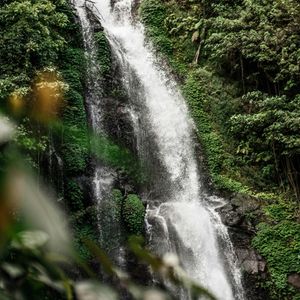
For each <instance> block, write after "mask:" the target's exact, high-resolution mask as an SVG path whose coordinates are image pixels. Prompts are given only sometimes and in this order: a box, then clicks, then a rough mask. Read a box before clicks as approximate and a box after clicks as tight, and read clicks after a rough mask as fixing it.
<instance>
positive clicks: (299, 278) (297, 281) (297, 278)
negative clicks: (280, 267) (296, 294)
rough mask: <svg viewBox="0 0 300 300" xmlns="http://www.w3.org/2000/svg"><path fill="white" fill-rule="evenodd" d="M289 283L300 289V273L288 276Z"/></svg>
mask: <svg viewBox="0 0 300 300" xmlns="http://www.w3.org/2000/svg"><path fill="white" fill-rule="evenodd" d="M288 283H289V284H290V285H292V286H293V287H294V288H296V289H298V290H300V274H297V273H294V274H291V275H289V276H288Z"/></svg>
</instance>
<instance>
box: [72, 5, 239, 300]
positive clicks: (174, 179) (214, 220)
mask: <svg viewBox="0 0 300 300" xmlns="http://www.w3.org/2000/svg"><path fill="white" fill-rule="evenodd" d="M78 1H79V0H78ZM79 2H80V1H79ZM114 2H115V3H114V7H113V9H112V8H111V0H96V1H95V5H96V7H97V9H98V11H99V12H101V16H100V15H99V17H101V18H102V25H103V27H104V28H105V32H106V35H107V37H108V39H109V41H110V43H111V47H112V49H113V51H114V53H115V55H116V56H117V57H118V60H119V64H120V67H121V71H122V75H123V82H124V87H125V88H126V90H127V92H128V95H129V96H130V98H131V101H132V103H131V104H132V107H131V108H132V115H133V116H134V118H133V124H134V125H135V133H136V135H137V141H138V151H139V155H140V157H141V159H142V160H143V161H145V162H146V164H147V165H148V164H149V165H150V166H151V167H150V169H151V170H150V171H151V172H152V171H153V172H155V165H157V166H160V170H161V172H162V174H160V176H154V178H153V181H154V183H152V186H151V187H152V188H153V187H154V189H155V191H154V192H153V193H151V192H152V191H151V190H150V191H148V192H149V193H148V197H147V199H145V200H146V201H147V203H148V209H147V216H146V223H147V229H148V236H149V244H150V247H151V248H152V249H153V251H155V252H156V253H157V254H160V255H164V254H165V253H168V252H174V253H176V254H177V255H178V256H179V258H180V261H181V263H182V266H183V268H184V269H185V270H186V272H187V273H188V274H189V275H190V276H191V277H192V278H193V279H194V280H195V281H197V282H198V283H200V284H201V285H203V286H205V287H206V288H208V289H209V290H210V291H211V292H212V293H213V294H214V295H216V297H217V298H218V299H222V300H233V299H238V300H243V299H244V296H243V289H242V285H241V275H240V272H239V270H238V269H237V267H236V263H235V256H234V253H233V249H232V245H231V243H230V239H229V236H228V233H227V230H226V227H225V226H224V225H223V224H222V223H221V221H220V217H219V216H218V214H217V213H216V212H215V210H214V204H213V203H215V202H216V201H210V198H209V197H206V196H205V195H204V194H203V192H202V189H201V184H200V178H199V174H198V167H197V162H196V159H195V153H194V144H193V139H192V133H193V123H192V121H191V120H190V118H189V114H188V109H187V106H186V104H185V102H184V99H183V98H182V96H181V94H180V93H179V92H178V89H177V88H176V84H175V83H174V81H172V80H171V79H170V78H169V77H168V76H167V75H166V73H165V72H164V71H163V70H161V68H160V67H159V66H158V65H157V63H156V59H155V56H154V55H153V54H152V52H151V49H150V48H149V47H148V46H147V45H146V42H145V35H144V30H143V26H142V25H141V24H140V23H137V22H134V21H133V19H132V6H133V4H134V0H119V1H114ZM78 13H79V16H80V19H81V22H82V25H83V28H84V29H85V30H87V31H88V30H89V26H88V22H87V21H86V15H85V12H84V9H83V8H81V9H79V8H78ZM95 13H96V14H97V13H98V12H97V11H95ZM85 40H86V43H87V45H86V48H87V49H93V45H92V42H91V40H90V39H89V38H88V37H85ZM90 53H91V55H92V56H93V50H92V51H91V50H90ZM93 70H95V68H94V66H93V65H91V66H90V72H91V74H92V75H90V76H89V77H91V76H92V77H93V76H94V75H95V74H94V75H93V72H94V71H93ZM95 76H96V75H95ZM96 78H97V77H96ZM94 88H95V89H96V90H97V89H98V87H97V86H93V85H92V84H91V85H90V92H92V91H93V89H94ZM94 101H97V99H95V98H93V97H91V102H92V104H91V118H92V120H94V122H95V123H96V124H99V119H97V117H98V114H99V111H95V110H93V107H97V102H94ZM98 101H99V99H98ZM139 102H140V103H139ZM137 106H138V108H137ZM94 114H95V115H94ZM96 120H97V121H96ZM100 123H101V122H100ZM97 126H98V125H97ZM94 127H96V125H94ZM147 143H148V144H147ZM145 144H147V145H145ZM148 145H149V147H147V146H148ZM151 145H154V146H151ZM150 146H151V147H150ZM150 151H152V152H151V153H150ZM149 159H150V160H151V162H150V163H149ZM99 172H100V171H99ZM100 177H101V178H103V176H100ZM104 178H105V176H104ZM95 180H96V182H98V186H99V187H98V189H96V190H101V186H103V185H102V183H101V180H99V178H98V179H97V177H95ZM104 186H105V185H104ZM150 195H153V196H150ZM214 200H215V199H214ZM218 237H219V238H220V239H222V244H223V245H224V246H223V247H222V249H221V248H220V246H219V244H218ZM222 251H226V252H227V254H226V255H225V254H223V255H222V253H221V252H222ZM224 260H227V263H226V264H225V263H224ZM225 265H226V266H228V268H227V269H228V270H226V269H225ZM178 296H179V297H180V299H188V298H189V296H188V294H186V293H180V294H179V295H178Z"/></svg>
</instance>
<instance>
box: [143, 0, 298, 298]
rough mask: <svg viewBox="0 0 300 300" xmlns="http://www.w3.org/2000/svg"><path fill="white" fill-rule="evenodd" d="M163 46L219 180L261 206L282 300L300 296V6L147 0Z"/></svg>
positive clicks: (146, 10)
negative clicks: (291, 278)
mask: <svg viewBox="0 0 300 300" xmlns="http://www.w3.org/2000/svg"><path fill="white" fill-rule="evenodd" d="M140 15H141V19H142V20H143V22H144V24H145V25H146V29H147V34H148V37H149V38H150V40H151V41H152V43H153V45H154V47H155V48H156V49H158V51H159V52H160V53H163V56H164V57H165V58H167V60H168V61H169V64H170V66H171V68H172V69H173V70H174V73H175V74H176V75H177V76H179V80H180V82H181V87H182V91H183V94H184V96H185V98H186V100H187V101H188V104H189V106H190V111H191V114H192V116H193V118H194V120H195V122H196V125H197V131H198V136H199V139H200V141H201V146H202V148H203V151H204V153H205V156H206V160H207V168H208V171H209V174H210V176H211V179H212V182H213V184H214V186H215V187H216V188H217V189H219V190H223V191H224V190H227V191H228V190H229V191H231V192H238V193H242V194H248V195H252V196H254V197H255V198H257V199H259V200H260V202H261V210H262V211H263V212H264V214H263V216H261V217H258V216H253V215H252V216H249V218H254V219H256V220H259V222H260V224H258V226H257V233H256V236H255V237H254V239H253V245H254V247H255V248H256V249H257V250H258V251H259V252H260V253H261V254H262V255H263V256H264V257H265V258H266V260H267V262H268V268H269V273H270V278H269V279H268V280H267V281H265V282H264V283H263V284H264V285H265V286H267V288H268V289H269V291H270V293H271V297H272V299H298V298H299V291H297V290H295V289H293V288H291V287H290V286H289V285H288V283H287V280H288V279H287V278H288V275H289V274H293V273H299V271H300V260H299V249H300V236H299V229H300V227H299V226H300V225H299V199H300V198H299V195H300V194H299V184H300V181H299V179H300V178H299V175H300V173H299V171H300V160H299V158H300V156H299V154H300V152H299V151H300V109H299V107H300V106H299V105H300V103H299V100H300V84H299V79H300V69H299V66H300V64H299V63H300V50H299V49H300V48H299V46H300V31H299V28H300V27H299V25H300V18H299V15H300V4H299V2H298V1H294V0H287V1H284V0H276V1H269V0H249V1H248V0H241V1H226V0H224V1H206V0H202V1H197V0H181V1H180V0H167V1H157V0H144V1H142V3H141V7H140Z"/></svg>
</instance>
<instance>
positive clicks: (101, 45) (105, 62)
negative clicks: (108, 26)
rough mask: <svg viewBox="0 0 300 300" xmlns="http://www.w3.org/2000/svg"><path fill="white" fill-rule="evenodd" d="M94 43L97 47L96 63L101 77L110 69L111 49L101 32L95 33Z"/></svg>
mask: <svg viewBox="0 0 300 300" xmlns="http://www.w3.org/2000/svg"><path fill="white" fill-rule="evenodd" d="M95 41H96V45H97V47H98V63H99V66H100V71H101V74H102V75H108V74H109V73H110V71H111V67H112V59H111V49H110V45H109V42H108V40H107V38H106V36H105V33H104V32H103V31H99V32H96V33H95Z"/></svg>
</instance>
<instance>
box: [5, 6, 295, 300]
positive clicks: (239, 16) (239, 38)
mask: <svg viewBox="0 0 300 300" xmlns="http://www.w3.org/2000/svg"><path fill="white" fill-rule="evenodd" d="M139 17H140V19H141V21H142V22H143V23H144V24H145V27H146V31H147V36H148V38H149V40H150V41H151V42H152V44H153V47H154V48H155V49H156V50H157V53H158V55H159V56H161V57H162V58H163V59H166V60H167V61H168V62H169V65H170V69H171V70H172V72H173V73H174V76H176V77H177V78H178V81H179V82H180V86H181V89H182V93H183V95H184V96H185V99H186V101H187V102H188V105H189V108H190V112H191V115H192V117H193V119H194V121H195V123H196V127H197V134H198V138H199V140H200V143H201V147H202V151H203V153H204V155H205V161H206V166H207V170H208V176H209V177H210V179H211V183H212V186H213V187H214V188H215V189H216V190H218V191H220V193H222V194H225V195H229V194H231V193H239V194H246V195H251V196H252V197H255V198H256V199H258V201H259V202H260V204H261V208H260V211H261V212H262V213H261V214H259V215H249V216H248V218H249V219H255V220H256V221H257V223H258V224H257V232H256V233H255V236H254V238H253V246H254V247H255V248H256V249H257V251H258V252H259V253H260V254H261V255H262V256H263V257H264V258H265V259H266V261H267V266H268V272H269V276H268V278H267V279H266V280H262V282H261V284H262V285H264V286H265V287H266V288H267V289H268V291H269V292H270V297H271V299H277V300H282V299H288V300H291V299H293V300H299V299H300V294H299V290H297V289H296V288H294V287H292V286H291V285H290V284H289V283H288V276H289V275H291V274H300V223H299V222H300V221H299V220H300V213H299V201H300V3H299V2H298V1H297V0H275V1H271V0H236V1H232V0H219V1H217V0H210V1H209V0H142V1H141V5H140V9H139ZM96 40H97V43H98V47H99V49H102V50H103V49H104V50H103V51H102V52H99V64H100V65H101V64H102V69H103V75H104V76H106V74H108V73H109V72H110V61H109V58H108V57H107V56H108V55H109V49H108V46H107V45H108V42H107V40H106V39H105V37H104V35H103V33H102V32H100V33H97V36H96ZM105 53H106V56H105ZM85 73H86V66H85V56H84V47H83V42H82V37H81V32H80V26H79V25H78V23H76V19H75V16H74V11H73V10H72V7H71V5H70V4H69V3H68V1H66V0H2V1H1V3H0V111H1V116H0V200H1V202H0V279H1V284H0V299H3V300H5V299H38V300H40V299H58V300H59V299H77V298H75V297H76V296H74V295H75V294H76V293H77V294H76V295H77V297H78V299H85V298H84V296H82V297H81V298H80V296H79V294H80V292H79V291H80V288H81V287H82V286H81V285H80V284H83V282H79V283H78V284H77V283H76V280H77V279H78V278H79V279H80V280H83V279H90V281H89V282H88V284H89V287H90V289H91V290H93V291H96V292H97V293H101V294H102V295H104V296H103V297H106V298H104V299H115V298H111V297H113V296H114V295H115V293H116V291H114V290H112V289H111V288H109V287H107V286H104V285H102V284H100V283H97V282H96V279H97V275H96V274H95V273H96V272H97V270H98V269H101V272H102V271H103V270H104V271H105V272H106V273H107V274H108V275H107V276H109V277H111V278H113V282H114V283H115V286H117V287H118V288H119V287H120V286H122V288H121V289H126V290H127V291H129V293H131V294H133V295H134V297H135V298H136V299H144V298H143V297H144V294H145V293H146V292H149V291H148V290H147V289H145V287H141V286H140V285H138V284H136V282H134V281H132V280H131V279H130V278H129V277H126V274H121V273H120V272H118V270H116V269H114V268H113V266H112V265H113V263H112V262H110V260H109V259H108V257H107V256H106V255H105V254H104V252H103V251H102V250H101V249H100V247H98V244H97V240H98V228H97V216H96V209H95V207H94V203H93V202H92V201H91V200H90V197H89V193H88V190H87V187H86V185H85V183H84V182H85V178H86V177H87V176H88V175H89V167H90V162H91V158H92V157H93V156H97V157H100V159H101V160H103V161H105V162H106V163H107V164H109V165H111V166H113V167H118V168H120V169H122V171H123V172H125V173H126V174H127V176H128V177H130V178H132V179H133V181H134V180H136V178H135V177H140V174H139V173H138V172H139V170H138V167H137V166H136V162H135V158H134V157H133V156H132V154H131V153H130V151H128V150H127V149H124V147H123V146H121V145H118V144H116V143H115V142H114V141H111V140H110V139H108V138H107V137H95V136H94V135H93V134H92V133H91V132H90V131H89V129H88V128H89V126H88V123H87V116H86V111H85V106H84V97H85ZM8 118H9V120H10V121H8ZM11 124H13V125H11ZM93 140H96V143H93V142H91V141H93ZM91 144H96V147H95V145H94V146H91ZM137 174H138V175H137ZM41 182H44V187H43V188H40V185H39V184H40V183H41ZM37 183H38V184H37ZM50 186H51V188H50ZM43 190H46V192H43ZM53 190H55V193H54V192H53ZM48 194H50V195H52V194H56V196H55V197H56V199H58V201H56V202H58V207H59V209H58V208H57V207H56V206H53V202H54V201H53V199H51V198H55V197H54V196H53V197H49V196H48ZM111 197H112V204H111V206H109V209H110V210H111V215H109V216H108V217H107V223H109V222H111V221H112V220H114V219H115V218H117V219H118V220H121V222H123V223H122V224H124V228H126V229H125V232H124V235H126V239H128V240H129V248H130V249H131V252H132V253H133V254H134V256H135V257H136V258H137V259H138V260H141V261H143V262H146V264H148V265H151V266H152V268H153V269H154V271H156V272H157V273H163V274H167V275H168V277H169V278H170V279H171V280H173V281H174V283H176V284H178V285H180V286H182V285H183V286H188V287H189V288H191V290H192V291H193V293H194V295H199V294H201V293H207V292H206V291H205V290H203V289H202V288H200V287H198V286H194V285H193V284H192V283H191V282H189V281H188V279H187V278H179V279H178V277H176V276H174V272H175V273H176V268H175V267H174V266H173V265H168V264H167V263H165V262H164V261H163V260H162V259H160V258H157V257H155V256H154V255H152V254H150V253H149V252H148V251H146V250H145V249H143V242H142V241H140V239H138V238H132V239H130V238H129V237H130V236H131V235H132V234H137V235H139V234H141V233H143V224H142V223H143V217H144V214H145V208H144V206H143V204H142V202H141V200H140V199H139V197H138V195H136V194H133V193H132V194H125V193H124V191H120V189H114V190H113V193H112V195H111ZM48 198H50V199H48ZM16 208H18V209H17V212H16ZM61 210H62V211H64V212H65V216H61ZM66 216H67V217H66ZM33 220H34V221H33ZM86 220H89V222H88V223H87V222H86ZM66 223H68V225H69V227H70V228H71V231H72V234H73V236H74V238H73V240H74V241H75V242H74V244H75V245H74V248H75V251H73V250H70V249H71V248H72V247H70V244H71V243H72V241H70V237H69V235H70V234H69V232H68V231H67V230H65V229H64V228H65V227H66ZM45 232H46V233H47V234H45ZM49 241H50V243H49ZM51 241H52V242H51ZM70 257H72V260H71V259H69V258H70ZM70 261H71V262H70ZM95 270H96V271H95ZM119 289H120V288H119ZM78 293H79V294H78ZM155 293H161V292H160V291H155ZM155 295H157V294H155ZM207 295H208V297H210V299H214V298H213V296H211V295H209V294H207Z"/></svg>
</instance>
